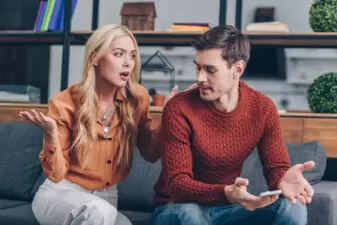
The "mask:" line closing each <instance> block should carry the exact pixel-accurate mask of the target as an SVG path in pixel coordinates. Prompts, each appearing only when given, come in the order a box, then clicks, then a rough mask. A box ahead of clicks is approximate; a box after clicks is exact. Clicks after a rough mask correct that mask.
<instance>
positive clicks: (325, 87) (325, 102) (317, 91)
mask: <svg viewBox="0 0 337 225" xmlns="http://www.w3.org/2000/svg"><path fill="white" fill-rule="evenodd" d="M307 99H308V104H309V108H310V109H311V111H312V112H314V113H337V73H333V72H331V73H326V74H323V75H320V76H319V77H318V78H316V79H315V80H314V81H313V83H312V84H311V85H310V86H309V88H308V94H307Z"/></svg>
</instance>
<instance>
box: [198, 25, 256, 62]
mask: <svg viewBox="0 0 337 225" xmlns="http://www.w3.org/2000/svg"><path fill="white" fill-rule="evenodd" d="M193 47H194V48H195V49H196V50H197V51H203V50H208V49H212V48H218V49H222V58H223V59H224V60H226V61H227V62H228V67H231V66H232V65H233V64H234V63H236V62H238V61H240V60H243V61H245V62H246V64H247V63H248V60H249V57H250V43H249V39H248V36H247V35H244V34H243V33H241V32H240V31H239V30H238V29H236V28H235V27H233V26H230V25H220V26H217V27H213V28H211V29H209V30H208V31H206V32H205V33H204V34H202V35H201V36H200V37H199V38H198V39H197V40H195V41H194V42H193Z"/></svg>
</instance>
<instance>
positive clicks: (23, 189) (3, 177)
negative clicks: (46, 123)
mask: <svg viewBox="0 0 337 225" xmlns="http://www.w3.org/2000/svg"><path fill="white" fill-rule="evenodd" d="M42 138H43V131H42V129H41V128H39V127H38V126H36V125H34V124H33V123H31V122H26V121H17V122H7V123H0V143H1V145H0V198H1V199H12V200H22V201H31V200H32V198H33V195H32V194H35V193H32V192H31V190H32V187H33V186H34V184H35V183H36V181H37V179H38V177H39V176H40V175H41V173H42V168H41V164H40V160H39V153H40V152H41V149H42Z"/></svg>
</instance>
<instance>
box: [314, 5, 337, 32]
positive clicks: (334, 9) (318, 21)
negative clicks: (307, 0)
mask: <svg viewBox="0 0 337 225" xmlns="http://www.w3.org/2000/svg"><path fill="white" fill-rule="evenodd" d="M309 23H310V26H311V28H312V30H313V31H315V32H336V31H337V0H314V2H313V4H312V5H311V8H310V12H309Z"/></svg>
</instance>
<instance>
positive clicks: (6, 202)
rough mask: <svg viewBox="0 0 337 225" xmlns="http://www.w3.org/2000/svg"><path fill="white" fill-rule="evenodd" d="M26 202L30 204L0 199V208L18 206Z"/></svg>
mask: <svg viewBox="0 0 337 225" xmlns="http://www.w3.org/2000/svg"><path fill="white" fill-rule="evenodd" d="M27 204H30V203H29V202H24V201H16V200H9V199H0V210H2V209H9V208H13V207H18V206H21V205H27Z"/></svg>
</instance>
